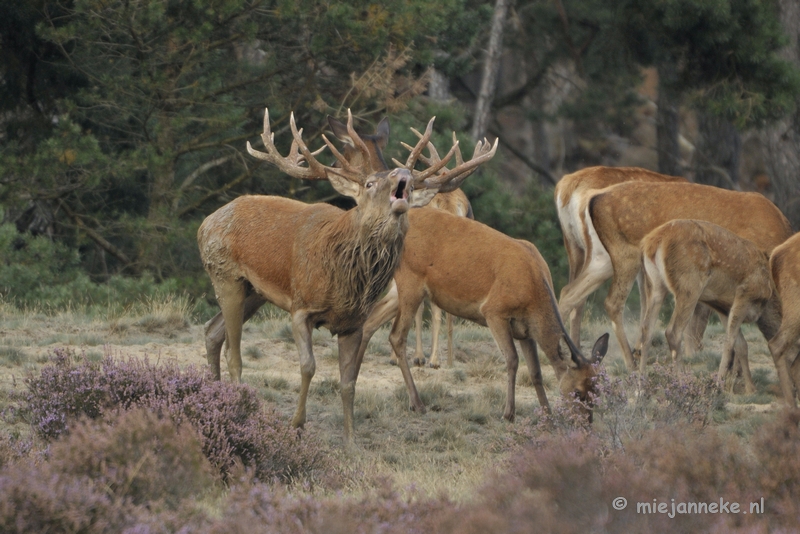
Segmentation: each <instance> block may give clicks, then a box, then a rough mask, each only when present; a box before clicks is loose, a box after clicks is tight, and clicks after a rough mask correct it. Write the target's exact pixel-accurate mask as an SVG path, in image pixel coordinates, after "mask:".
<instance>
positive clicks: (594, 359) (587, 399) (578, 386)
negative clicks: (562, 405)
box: [559, 333, 608, 423]
mask: <svg viewBox="0 0 800 534" xmlns="http://www.w3.org/2000/svg"><path fill="white" fill-rule="evenodd" d="M569 345H570V359H569V362H568V368H567V371H566V372H565V373H564V374H563V376H562V377H561V381H560V383H559V389H560V390H561V394H562V395H563V396H564V397H565V398H574V399H575V400H577V401H579V402H578V403H577V408H578V409H579V410H580V411H581V412H582V413H583V414H584V415H585V416H586V417H587V418H588V420H589V422H590V423H591V422H592V407H593V399H594V398H596V395H597V393H598V392H597V391H596V388H595V382H596V375H597V364H599V363H600V362H601V361H602V360H603V357H604V356H605V355H606V352H607V351H608V333H605V334H603V335H602V336H600V337H599V338H598V339H597V341H595V344H594V347H592V355H591V357H590V358H588V359H587V358H586V357H585V356H584V355H583V354H581V352H580V350H579V349H577V348H575V347H573V346H572V343H570V344H569Z"/></svg>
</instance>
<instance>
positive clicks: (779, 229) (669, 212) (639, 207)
mask: <svg viewBox="0 0 800 534" xmlns="http://www.w3.org/2000/svg"><path fill="white" fill-rule="evenodd" d="M673 219H697V220H702V221H708V222H713V223H715V224H718V225H720V226H722V227H723V228H726V229H728V230H730V231H732V232H733V233H734V234H736V235H738V236H739V237H743V238H745V239H749V240H750V241H752V242H753V243H755V244H756V246H757V247H758V248H759V249H760V250H762V251H764V252H767V253H769V252H771V251H772V249H773V248H775V247H776V246H777V245H779V244H780V243H782V242H783V241H785V240H786V239H787V238H788V237H789V236H790V235H791V227H790V226H789V222H788V221H787V220H786V217H784V216H783V214H782V213H781V212H780V210H778V208H777V207H776V206H775V205H774V204H773V203H772V202H770V201H769V200H767V199H766V198H765V197H764V196H762V195H760V194H758V193H741V192H738V191H728V190H726V189H719V188H716V187H711V186H707V185H699V184H692V183H680V182H676V183H644V182H629V183H622V184H619V185H615V186H612V187H609V188H607V189H605V190H603V191H601V192H599V193H598V194H596V195H595V196H593V197H592V198H591V199H590V201H589V203H588V206H587V208H586V223H587V235H588V236H589V239H590V240H591V242H592V254H591V256H590V257H589V258H588V260H587V264H586V266H585V267H584V269H583V270H582V271H581V272H580V274H579V275H578V277H577V278H576V279H575V281H574V282H573V283H572V284H570V288H569V291H566V292H563V293H562V295H561V313H562V314H564V315H565V316H569V314H570V313H572V310H573V309H575V307H576V306H577V305H578V304H579V303H581V302H583V301H584V299H585V298H586V296H587V295H589V294H590V293H591V292H592V291H594V290H595V289H597V288H598V287H599V286H600V284H602V283H603V282H604V281H605V280H607V279H609V278H612V277H613V279H612V282H611V287H610V288H609V292H608V296H607V297H606V300H605V308H606V312H607V313H608V315H609V317H610V318H611V325H612V327H613V329H614V332H615V333H616V335H617V339H618V341H619V344H620V347H621V349H622V354H623V356H624V358H625V364H626V366H627V367H628V369H629V370H633V369H634V368H635V363H634V360H633V354H632V351H631V347H630V345H629V344H628V339H627V337H626V335H625V331H624V329H623V318H622V312H623V308H624V305H625V301H626V300H627V298H628V294H629V293H630V290H631V286H632V285H633V281H634V279H635V278H636V276H637V274H638V273H639V270H640V268H641V249H640V246H641V241H642V239H643V238H644V236H645V235H647V234H648V233H650V232H651V231H653V230H654V229H656V228H657V227H659V226H661V225H662V224H664V223H665V222H668V221H671V220H673ZM741 339H742V341H743V338H741ZM745 346H746V344H745Z"/></svg>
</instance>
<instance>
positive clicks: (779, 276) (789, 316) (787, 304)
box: [769, 233, 800, 408]
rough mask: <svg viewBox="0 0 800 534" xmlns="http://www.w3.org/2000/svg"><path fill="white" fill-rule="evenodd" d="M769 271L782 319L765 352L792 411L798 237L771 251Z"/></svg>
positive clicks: (799, 293) (799, 297) (799, 380)
mask: <svg viewBox="0 0 800 534" xmlns="http://www.w3.org/2000/svg"><path fill="white" fill-rule="evenodd" d="M769 270H770V273H771V274H772V280H773V282H774V283H775V288H776V290H777V292H778V295H779V297H780V302H781V315H782V318H781V323H780V327H779V328H778V331H777V333H776V334H775V336H774V337H773V338H772V339H770V340H769V351H770V353H772V359H773V360H774V361H775V367H776V368H777V369H778V378H779V379H780V383H781V391H782V393H783V398H784V401H785V402H786V404H787V405H789V406H790V407H794V408H796V407H797V402H796V400H795V388H796V387H797V386H798V385H800V358H798V357H797V345H796V344H797V340H798V339H799V338H800V233H797V234H794V235H793V236H792V237H790V238H789V239H788V240H786V242H784V243H783V244H782V245H779V246H777V247H775V250H773V251H772V255H771V256H770V258H769ZM790 351H791V352H790ZM790 357H793V358H794V359H793V360H791V359H788V358H790ZM790 377H791V378H790Z"/></svg>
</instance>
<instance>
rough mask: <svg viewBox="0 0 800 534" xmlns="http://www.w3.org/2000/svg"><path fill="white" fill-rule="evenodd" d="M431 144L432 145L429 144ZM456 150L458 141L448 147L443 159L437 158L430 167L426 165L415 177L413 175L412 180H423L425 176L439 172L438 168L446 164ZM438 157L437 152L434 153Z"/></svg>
mask: <svg viewBox="0 0 800 534" xmlns="http://www.w3.org/2000/svg"><path fill="white" fill-rule="evenodd" d="M431 146H432V145H431ZM457 150H458V141H456V142H455V143H453V146H452V148H450V151H448V152H447V155H445V157H444V159H442V160H439V161H437V162H435V163H434V164H433V165H431V166H430V167H428V168H427V169H425V170H424V171H422V172H420V173H419V174H418V175H417V176H415V177H414V180H415V181H416V182H422V181H424V180H425V179H426V178H428V177H429V176H431V175H434V174H436V173H438V172H439V170H440V169H441V168H442V167H444V166H445V165H447V163H448V162H449V161H450V160H451V159H452V158H453V154H455V152H456V151H457ZM432 152H435V149H434V150H433V151H432ZM438 157H439V155H438V154H436V158H437V159H438ZM457 168H458V167H456V169H457ZM444 174H445V175H447V174H449V172H445V173H444Z"/></svg>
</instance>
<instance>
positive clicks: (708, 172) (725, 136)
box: [694, 112, 742, 189]
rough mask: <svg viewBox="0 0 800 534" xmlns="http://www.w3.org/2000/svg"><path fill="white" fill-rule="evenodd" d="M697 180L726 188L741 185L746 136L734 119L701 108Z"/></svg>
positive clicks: (696, 152)
mask: <svg viewBox="0 0 800 534" xmlns="http://www.w3.org/2000/svg"><path fill="white" fill-rule="evenodd" d="M698 122H699V130H700V136H699V139H698V141H697V148H696V150H695V152H694V169H695V173H694V181H695V182H697V183H699V184H708V185H714V186H717V187H723V188H725V189H736V188H738V185H739V161H740V159H741V158H740V156H741V152H742V137H741V136H740V135H739V132H738V130H736V128H735V127H734V126H733V124H731V122H730V121H727V120H725V119H721V118H719V117H715V116H713V115H709V114H708V113H704V112H700V113H699V114H698Z"/></svg>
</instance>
